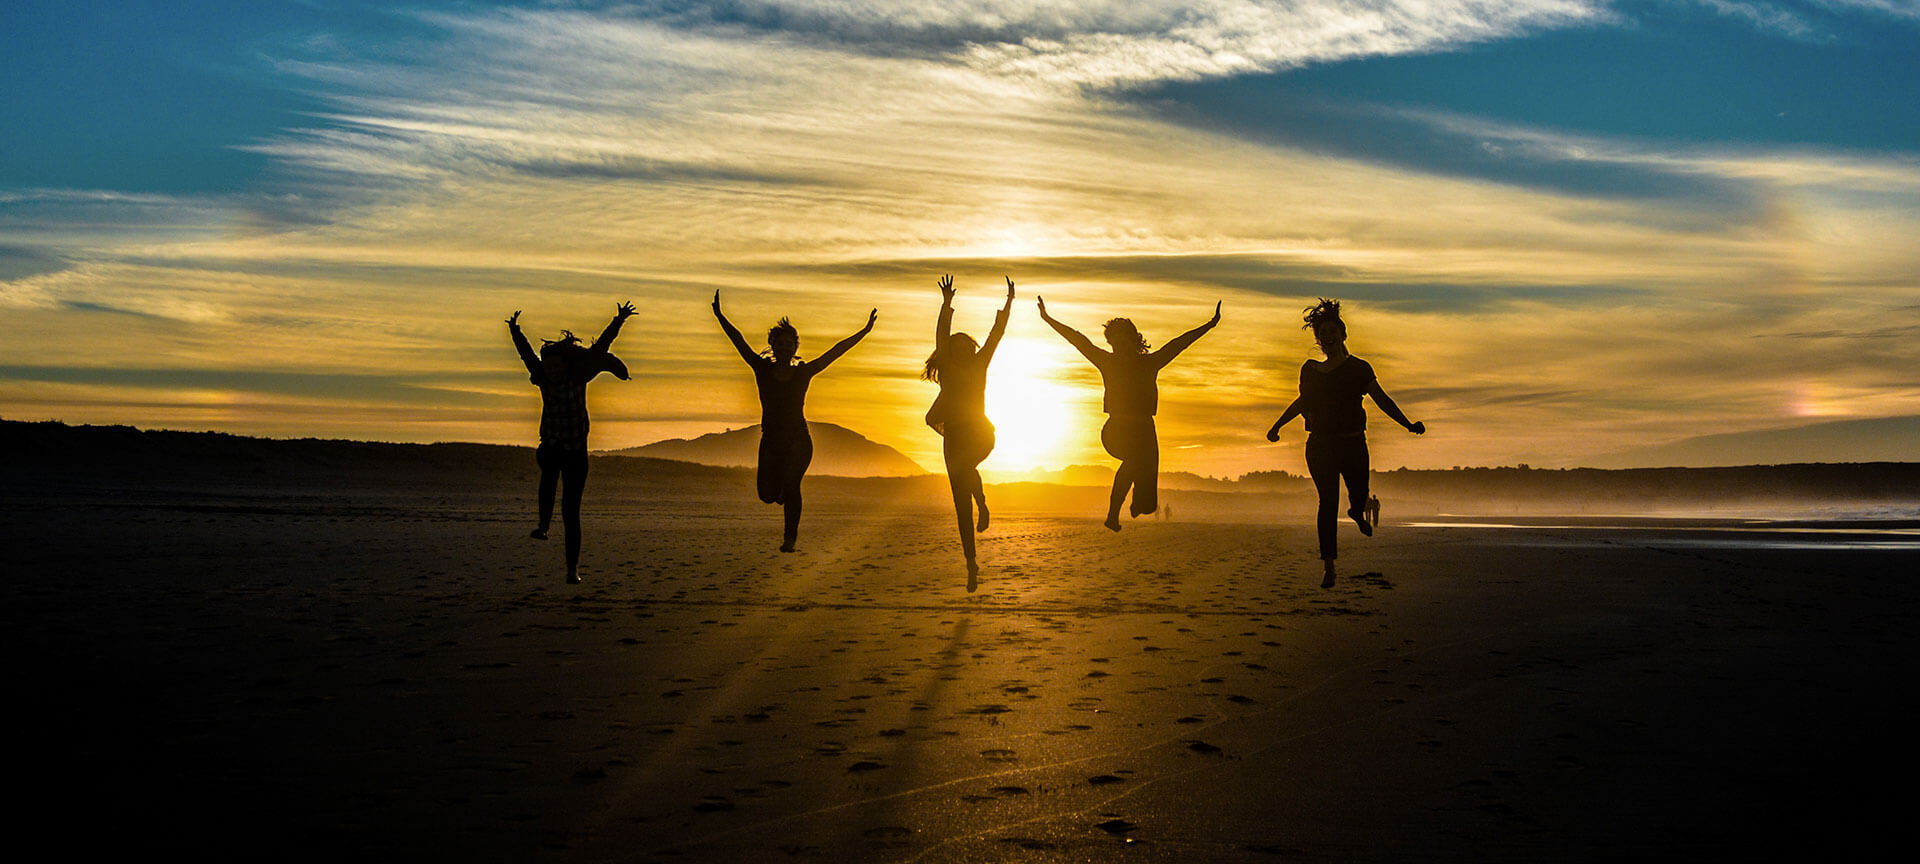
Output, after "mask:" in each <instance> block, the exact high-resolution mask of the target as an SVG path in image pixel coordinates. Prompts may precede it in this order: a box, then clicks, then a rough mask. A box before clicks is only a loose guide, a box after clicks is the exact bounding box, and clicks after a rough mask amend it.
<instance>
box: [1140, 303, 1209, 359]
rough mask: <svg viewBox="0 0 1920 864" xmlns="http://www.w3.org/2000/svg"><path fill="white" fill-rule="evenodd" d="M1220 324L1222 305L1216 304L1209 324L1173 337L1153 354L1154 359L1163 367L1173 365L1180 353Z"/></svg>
mask: <svg viewBox="0 0 1920 864" xmlns="http://www.w3.org/2000/svg"><path fill="white" fill-rule="evenodd" d="M1219 323H1220V304H1219V303H1214V304H1213V317H1212V318H1210V319H1208V320H1207V323H1205V324H1202V325H1200V326H1198V327H1195V328H1193V329H1192V330H1188V331H1187V332H1185V333H1182V334H1180V335H1178V336H1175V337H1173V339H1172V340H1170V341H1168V342H1167V344H1165V345H1162V346H1160V350H1158V351H1155V352H1153V359H1154V360H1155V361H1157V362H1158V363H1159V364H1160V365H1161V366H1165V365H1167V364H1168V363H1172V362H1173V358H1175V357H1178V356H1180V352H1182V351H1185V350H1187V348H1189V347H1190V346H1192V345H1193V343H1195V342H1198V341H1200V337H1202V336H1205V335H1207V331H1208V330H1212V329H1213V328H1214V326H1215V325H1217V324H1219Z"/></svg>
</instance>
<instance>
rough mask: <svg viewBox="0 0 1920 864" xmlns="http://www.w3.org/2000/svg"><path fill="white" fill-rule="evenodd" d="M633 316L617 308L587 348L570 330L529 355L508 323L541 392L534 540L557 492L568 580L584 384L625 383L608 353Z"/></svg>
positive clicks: (573, 567)
mask: <svg viewBox="0 0 1920 864" xmlns="http://www.w3.org/2000/svg"><path fill="white" fill-rule="evenodd" d="M632 315H633V304H632V303H622V304H620V307H619V311H618V312H616V313H614V316H613V320H612V321H611V322H609V323H608V324H607V329H606V330H604V331H602V332H601V333H600V338H598V339H595V340H593V344H592V345H587V346H582V345H581V344H580V337H578V336H575V335H573V331H571V330H562V331H560V333H561V336H560V338H559V339H546V340H542V343H541V346H540V353H539V354H537V355H536V354H534V353H533V346H531V345H529V344H527V336H526V334H524V333H521V332H520V313H519V312H518V311H517V310H516V311H515V312H514V313H513V317H512V318H508V319H507V333H509V334H510V335H512V336H513V347H514V348H516V349H518V350H519V352H520V360H521V362H523V363H525V364H527V372H528V374H529V375H530V376H531V377H532V381H533V385H534V386H535V387H538V388H540V447H539V449H537V450H535V451H534V460H535V461H536V462H538V463H539V465H540V527H538V528H535V529H533V535H532V536H533V538H534V539H536V540H545V539H547V528H548V527H549V526H551V525H552V524H553V487H554V486H555V484H556V483H560V484H563V488H562V490H561V492H560V519H561V521H562V522H564V523H565V524H566V532H567V581H568V582H569V583H572V584H579V582H580V494H581V493H582V492H583V491H585V490H586V487H587V382H588V381H592V380H593V378H594V376H596V375H599V374H600V373H602V372H612V373H613V375H614V377H616V378H619V379H620V380H622V381H625V380H627V365H626V364H625V363H622V362H620V358H618V357H615V356H613V355H612V354H610V353H608V352H607V348H608V346H611V345H612V344H613V339H614V337H616V336H618V335H620V325H621V324H624V323H626V320H627V319H628V318H630V317H632Z"/></svg>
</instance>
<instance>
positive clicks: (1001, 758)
mask: <svg viewBox="0 0 1920 864" xmlns="http://www.w3.org/2000/svg"><path fill="white" fill-rule="evenodd" d="M980 757H981V758H983V759H985V760H987V761H988V762H1018V761H1020V757H1019V756H1018V755H1017V754H1015V753H1014V752H1013V751H1012V750H1004V749H998V748H996V749H992V750H982V751H980Z"/></svg>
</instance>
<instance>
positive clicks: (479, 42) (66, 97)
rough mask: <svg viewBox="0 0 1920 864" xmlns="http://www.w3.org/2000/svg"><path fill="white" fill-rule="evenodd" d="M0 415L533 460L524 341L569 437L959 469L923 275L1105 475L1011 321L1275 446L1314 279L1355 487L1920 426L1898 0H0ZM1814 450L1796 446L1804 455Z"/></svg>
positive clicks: (1012, 443)
mask: <svg viewBox="0 0 1920 864" xmlns="http://www.w3.org/2000/svg"><path fill="white" fill-rule="evenodd" d="M0 14H4V15H5V27H4V28H0V103H3V104H4V107H3V108H0V112H4V113H3V114H0V318H3V319H4V320H5V322H6V324H5V334H6V338H5V340H4V341H3V342H0V416H3V417H5V418H7V419H19V420H37V419H59V420H64V421H67V422H69V423H126V424H134V425H140V426H144V427H157V428H174V429H217V430H223V431H230V432H237V433H245V434H257V435H270V436H276V437H305V436H318V437H348V438H362V439H377V440H398V441H436V440H464V441H486V442H497V443H521V444H531V443H533V441H534V438H535V433H536V426H537V420H538V413H539V396H538V392H537V391H536V390H534V389H533V388H532V387H530V386H529V385H528V384H527V382H526V375H525V372H524V370H523V369H521V368H520V367H519V364H518V362H517V360H516V359H515V356H514V352H513V349H512V346H511V344H510V343H509V342H508V339H507V334H506V328H505V326H504V325H503V324H502V319H504V318H505V317H506V316H507V315H508V314H510V313H511V312H513V311H514V310H516V309H523V310H525V315H524V317H523V319H522V323H523V324H525V325H526V326H527V328H528V332H529V334H530V335H532V336H534V337H536V338H537V337H541V336H549V337H551V336H554V335H557V334H558V332H559V330H560V329H561V328H568V329H572V330H574V331H576V332H579V333H580V334H582V335H583V336H588V335H590V334H593V333H597V332H598V331H599V329H600V328H601V327H602V326H603V325H604V324H605V323H606V320H607V318H608V316H610V315H611V314H612V312H613V310H614V306H615V303H616V302H618V301H621V300H629V299H630V300H633V301H635V302H636V303H637V304H638V306H639V310H640V311H639V314H638V316H636V317H635V319H634V320H633V321H631V322H630V323H629V324H628V326H627V329H626V332H625V334H624V335H623V336H622V337H621V339H620V341H619V342H618V344H617V345H616V348H615V351H616V353H618V354H620V355H621V356H622V357H623V358H624V359H625V360H626V361H627V362H628V364H629V365H630V366H631V367H632V368H633V370H634V373H635V375H634V380H633V381H631V382H626V383H622V382H618V381H614V380H612V379H610V378H603V379H601V381H600V383H598V384H596V385H594V388H593V396H592V398H593V407H594V440H593V445H594V446H595V447H596V448H613V447H624V446H631V445H636V444H644V443H648V442H651V441H655V440H659V439H661V438H667V437H690V436H693V435H697V434H701V433H705V432H714V431H720V430H722V429H726V428H729V427H734V428H737V427H740V426H744V425H747V424H750V423H754V422H757V420H758V407H757V403H756V402H755V400H754V395H753V390H752V383H751V376H750V375H749V374H748V373H747V371H746V369H745V368H744V367H743V366H742V364H741V363H740V361H739V358H738V357H737V356H736V355H735V354H734V353H733V351H732V349H731V348H730V347H729V346H728V344H727V342H726V340H725V338H724V337H723V336H722V335H721V333H720V331H719V329H718V328H717V327H716V326H715V324H714V321H713V318H712V315H711V314H710V312H709V311H708V308H707V304H708V301H709V300H710V298H711V296H712V294H713V292H714V291H715V290H720V291H721V292H722V296H723V298H724V300H725V303H726V305H727V310H728V313H729V315H730V317H732V319H733V320H734V322H735V323H736V324H738V325H739V326H740V327H741V329H742V330H743V331H744V332H745V333H746V334H747V335H748V337H749V339H751V340H754V341H755V344H756V345H758V344H764V334H765V328H766V327H767V326H768V325H770V324H771V323H773V321H774V320H776V319H777V318H778V317H780V316H782V315H787V316H791V317H792V319H793V321H794V323H795V325H796V326H798V327H799V329H800V333H801V353H802V355H803V356H811V355H813V354H817V353H818V352H820V351H823V350H825V348H826V347H827V346H828V345H830V344H832V342H833V341H835V340H837V339H839V338H840V337H842V336H844V335H846V334H847V333H850V332H852V331H853V330H855V329H856V328H857V327H858V326H859V325H860V324H861V323H862V321H863V320H864V318H865V315H866V311H867V309H869V308H871V307H878V308H879V310H880V319H879V325H878V327H877V328H876V329H875V331H874V333H873V335H872V336H871V337H869V338H868V340H867V341H866V343H865V344H863V345H862V346H860V347H859V348H857V349H856V350H855V351H854V352H852V353H851V354H849V355H847V357H846V358H845V359H843V360H842V361H840V363H839V365H837V366H836V367H835V368H834V369H833V370H832V371H830V372H829V373H827V375H826V376H825V377H823V378H822V379H820V380H819V381H817V382H816V383H815V385H814V387H813V390H812V394H811V398H810V399H809V409H808V414H809V416H810V417H811V419H814V420H821V421H829V422H835V423H840V424H843V425H846V426H848V427H851V428H853V429H855V430H856V431H859V432H861V433H863V434H865V435H867V436H868V437H870V438H873V439H876V440H878V441H881V442H883V443H886V444H890V445H892V446H895V447H897V448H899V449H900V450H902V451H904V452H906V453H907V454H908V455H909V456H912V457H913V458H914V459H916V460H917V461H919V462H920V463H921V464H922V465H924V466H926V467H928V468H929V469H931V470H936V471H937V470H940V457H939V441H938V439H937V438H936V437H935V436H934V435H933V434H932V433H931V432H929V431H928V430H926V429H925V427H924V426H922V424H921V422H920V417H921V414H922V412H924V411H925V409H926V407H927V405H928V404H929V403H930V402H931V401H932V399H933V397H934V394H935V390H934V387H933V386H932V385H930V384H926V383H923V382H920V381H918V380H917V373H918V371H919V368H920V364H921V362H922V360H923V359H924V358H925V356H926V353H927V351H928V350H929V348H930V347H931V342H932V331H933V326H934V316H935V312H936V310H937V308H938V305H939V293H938V291H937V290H936V289H935V287H934V280H935V278H937V277H938V276H939V275H940V274H941V273H947V272H951V273H953V274H954V276H955V278H956V282H957V283H958V285H959V288H960V301H959V307H958V314H957V316H956V320H955V326H956V327H957V328H959V329H963V330H967V331H970V332H973V333H974V334H976V335H984V332H985V330H986V329H987V327H988V326H989V324H990V323H991V322H992V315H993V311H994V310H995V309H996V308H998V306H999V303H1000V298H1001V293H1002V289H1001V287H1000V278H1001V276H1002V275H1003V274H1004V275H1008V276H1011V277H1013V279H1014V280H1015V281H1016V282H1017V283H1018V284H1019V290H1020V299H1019V301H1018V303H1017V305H1016V308H1015V314H1014V317H1013V322H1012V325H1011V326H1010V328H1009V331H1008V335H1007V342H1006V344H1005V346H1004V347H1003V349H1002V353H1001V354H1000V356H999V358H998V359H997V361H996V363H995V366H994V371H993V377H992V378H991V380H990V384H989V394H990V395H989V408H990V412H991V413H992V415H993V419H994V420H995V422H996V423H997V424H999V425H1000V427H1001V430H1002V431H1001V450H1000V451H999V452H997V453H996V454H995V455H994V456H993V457H992V458H991V459H989V461H988V462H987V463H986V465H985V466H983V467H985V468H986V469H989V470H998V471H1001V472H1008V471H1016V470H1020V469H1024V468H1028V467H1032V466H1035V465H1046V466H1060V465H1064V464H1068V463H1101V464H1105V463H1107V462H1109V461H1110V460H1108V459H1107V458H1106V457H1105V456H1104V454H1102V453H1101V452H1100V450H1099V443H1098V434H1097V433H1098V428H1099V424H1100V422H1101V415H1100V414H1099V406H1100V393H1099V389H1098V385H1099V381H1098V376H1097V373H1095V372H1094V370H1093V369H1092V368H1091V367H1090V366H1088V365H1087V364H1086V363H1085V362H1084V361H1082V360H1080V359H1079V357H1078V356H1077V355H1076V354H1074V353H1073V351H1072V349H1071V348H1069V347H1068V346H1067V345H1066V344H1065V343H1064V342H1062V341H1061V340H1060V339H1058V338H1057V337H1056V336H1054V335H1053V334H1052V333H1051V332H1050V331H1048V330H1047V328H1046V327H1045V326H1044V325H1043V324H1042V323H1041V322H1040V320H1039V318H1038V316H1037V315H1036V314H1035V313H1034V307H1033V297H1034V296H1035V295H1036V294H1040V295H1044V296H1045V297H1046V298H1047V304H1048V307H1049V310H1050V311H1052V312H1053V314H1054V315H1055V316H1057V317H1059V318H1060V319H1061V320H1063V321H1066V322H1067V323H1069V324H1072V325H1074V326H1076V327H1078V328H1079V329H1081V330H1082V331H1084V332H1087V333H1088V334H1089V335H1092V336H1094V337H1095V338H1096V339H1097V338H1098V330H1099V325H1100V322H1102V321H1104V320H1105V319H1106V318H1108V317H1112V316H1115V315H1126V316H1130V317H1132V318H1133V319H1134V320H1135V321H1136V322H1137V323H1138V324H1139V326H1140V328H1141V330H1142V331H1143V332H1144V333H1145V334H1146V336H1147V338H1148V340H1149V341H1151V342H1152V343H1153V344H1155V345H1158V344H1160V343H1162V342H1164V341H1166V340H1167V339H1169V338H1171V337H1173V336H1175V335H1177V334H1178V333H1180V332H1181V331H1183V330H1186V329H1188V328H1190V327H1193V326H1195V325H1198V324H1200V323H1202V322H1203V321H1205V320H1206V318H1207V316H1208V315H1209V314H1210V313H1211V311H1212V307H1213V304H1214V302H1215V301H1223V302H1224V320H1223V322H1222V324H1221V326H1220V327H1219V328H1218V329H1217V330H1215V331H1214V332H1213V333H1212V334H1210V335H1209V336H1207V337H1206V338H1205V339H1203V340H1201V342H1200V343H1198V344H1197V345H1196V346H1195V347H1194V348H1193V349H1191V350H1190V351H1188V352H1187V354H1186V355H1185V356H1183V357H1182V358H1181V359H1180V360H1179V361H1178V362H1177V363H1176V364H1174V365H1173V366H1171V367H1169V368H1168V370H1167V371H1166V372H1165V373H1164V374H1163V375H1162V379H1161V392H1162V402H1161V412H1160V434H1161V442H1162V448H1163V467H1164V468H1165V469H1167V470H1191V471H1196V472H1199V473H1205V474H1216V475H1220V474H1228V475H1232V474H1239V473H1242V472H1245V471H1250V470H1260V469H1281V470H1289V471H1293V472H1295V473H1299V472H1301V471H1302V470H1303V468H1302V460H1301V457H1300V447H1299V443H1300V439H1301V436H1302V434H1303V433H1302V432H1301V430H1300V428H1299V427H1298V426H1297V425H1296V426H1294V427H1293V428H1291V429H1290V430H1289V431H1288V434H1287V437H1285V438H1283V440H1282V443H1281V444H1280V445H1270V444H1267V443H1266V442H1265V441H1264V439H1263V438H1262V437H1261V435H1262V433H1263V432H1264V430H1265V429H1266V426H1267V424H1269V423H1271V422H1272V420H1273V419H1274V417H1275V416H1277V415H1278V413H1279V411H1280V410H1281V408H1283V407H1284V406H1285V404H1286V403H1287V401H1288V400H1290V399H1291V398H1292V396H1293V395H1294V385H1295V378H1296V375H1297V370H1298V368H1299V365H1300V362H1301V361H1302V360H1303V359H1305V358H1307V357H1310V356H1315V355H1314V353H1313V351H1312V345H1311V342H1310V340H1309V338H1308V336H1307V334H1306V333H1305V332H1304V331H1302V330H1301V329H1300V328H1299V322H1300V317H1299V316H1300V311H1301V308H1302V307H1304V306H1306V305H1308V304H1310V303H1311V302H1312V301H1313V300H1314V298H1315V297H1316V296H1330V297H1338V298H1341V299H1342V300H1343V301H1345V302H1346V304H1347V307H1346V308H1347V320H1348V324H1349V328H1350V330H1351V333H1352V339H1351V342H1350V345H1351V347H1352V348H1353V349H1354V351H1355V353H1357V354H1358V355H1360V356H1362V357H1365V358H1367V359H1368V360H1369V361H1371V362H1372V363H1373V365H1374V367H1375V369H1377V370H1378V371H1379V373H1380V375H1381V378H1382V382H1383V384H1384V385H1385V386H1386V388H1387V389H1388V391H1389V392H1391V393H1392V394H1393V395H1394V396H1395V397H1396V399H1398V401H1399V402H1400V404H1401V405H1402V406H1403V407H1404V408H1405V409H1406V410H1407V413H1408V414H1409V415H1410V416H1411V417H1413V418H1415V419H1424V420H1426V421H1428V423H1429V425H1430V426H1431V427H1432V432H1431V433H1430V434H1429V435H1427V436H1425V437H1424V438H1420V439H1416V438H1414V437H1413V436H1409V435H1406V434H1404V433H1401V432H1400V431H1399V430H1398V429H1397V428H1396V427H1394V425H1393V424H1392V422H1391V421H1388V420H1386V419H1385V418H1384V417H1383V416H1381V415H1379V414H1378V413H1377V412H1376V413H1374V414H1373V418H1372V426H1373V428H1374V429H1375V432H1374V434H1373V436H1372V440H1373V442H1374V465H1375V467H1376V468H1386V469H1390V468H1394V467H1398V466H1401V465H1406V466H1411V467H1445V466H1451V465H1505V464H1513V463H1515V462H1529V463H1531V464H1533V465H1535V466H1547V465H1551V466H1565V465H1577V464H1586V463H1589V462H1591V461H1592V460H1595V459H1598V458H1600V457H1602V456H1605V455H1606V454H1610V453H1613V452H1615V451H1619V450H1622V449H1623V448H1628V447H1632V446H1636V445H1643V444H1657V443H1662V442H1668V441H1673V440H1677V439H1683V438H1689V437H1694V436H1700V435H1709V434H1717V433H1727V432H1741V431H1747V430H1761V429H1775V428H1786V427H1794V426H1800V425H1805V424H1809V423H1814V422H1820V421H1833V420H1843V419H1862V420H1864V419H1873V418H1891V417H1910V416H1914V415H1920V2H1915V0H1809V2H1790V0H1782V2H1758V3H1744V2H1732V0H1675V2H1582V0H1517V2H1506V0H1500V2H1475V0H1432V2H1416V0H1403V2H1363V3H1337V2H1322V0H1300V2H1254V0H1202V2H1180V3H1176V2H1165V3H1156V2H1137V0H1136V2H1129V0H899V2H883V0H735V2H644V0H643V2H631V3H594V2H548V3H540V2H523V3H484V2H437V0H422V2H417V3H402V4H399V5H398V6H391V5H390V4H387V3H376V2H361V0H306V2H289V3H256V2H247V0H226V2H213V0H170V2H158V0H156V2H134V0H126V2H78V0H59V2H42V0H25V2H22V0H9V2H8V3H7V4H6V6H5V12H4V13H0ZM1817 455H1818V454H1809V458H1810V460H1811V459H1814V458H1817Z"/></svg>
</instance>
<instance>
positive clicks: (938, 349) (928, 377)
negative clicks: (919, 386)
mask: <svg viewBox="0 0 1920 864" xmlns="http://www.w3.org/2000/svg"><path fill="white" fill-rule="evenodd" d="M960 340H965V341H966V343H967V347H968V348H971V349H973V350H975V351H979V350H980V344H979V343H977V342H975V341H973V337H972V336H968V335H967V334H965V333H953V334H949V335H948V336H947V343H948V345H951V344H953V343H954V342H957V341H960ZM946 349H947V346H946V345H938V346H935V347H934V349H933V353H932V354H928V355H927V368H926V369H924V370H921V372H920V380H922V381H932V382H933V383H935V384H938V383H940V367H941V366H942V365H943V364H945V363H946V362H947V361H946Z"/></svg>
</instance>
